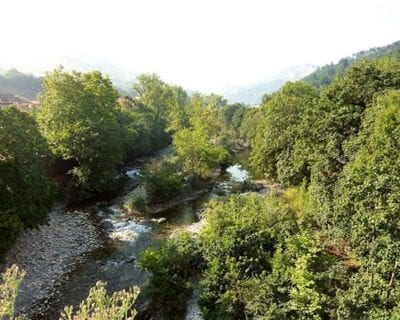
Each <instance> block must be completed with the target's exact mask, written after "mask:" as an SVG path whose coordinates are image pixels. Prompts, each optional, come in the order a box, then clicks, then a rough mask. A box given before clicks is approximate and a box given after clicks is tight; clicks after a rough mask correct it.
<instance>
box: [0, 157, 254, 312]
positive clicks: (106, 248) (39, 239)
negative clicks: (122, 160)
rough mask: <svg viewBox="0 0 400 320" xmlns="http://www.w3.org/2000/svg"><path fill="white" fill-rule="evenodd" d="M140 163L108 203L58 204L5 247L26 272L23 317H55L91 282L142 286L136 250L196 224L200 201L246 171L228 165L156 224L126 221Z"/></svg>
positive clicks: (19, 309)
mask: <svg viewBox="0 0 400 320" xmlns="http://www.w3.org/2000/svg"><path fill="white" fill-rule="evenodd" d="M142 166H143V162H138V163H135V164H133V165H132V166H130V167H127V168H126V169H125V170H124V173H123V174H124V175H125V176H126V177H127V179H128V183H127V187H126V188H125V190H124V192H123V194H122V195H121V196H119V197H117V198H115V199H114V200H112V201H110V202H107V203H106V202H104V203H102V202H100V203H96V204H94V205H93V206H90V208H88V209H87V210H85V211H84V212H68V213H67V212H64V211H63V208H62V207H58V208H56V209H55V210H53V211H52V213H51V214H50V220H49V224H48V225H47V226H43V227H40V228H39V229H37V230H32V231H29V232H27V233H26V234H24V235H23V236H22V237H21V239H19V240H18V242H17V245H16V246H15V248H14V249H13V250H12V251H11V253H10V255H9V258H8V264H11V263H16V264H18V265H20V266H21V267H22V268H24V269H25V270H26V272H27V276H26V278H25V279H24V281H23V283H22V287H21V290H22V292H21V294H20V295H19V297H18V300H17V306H16V310H17V312H20V313H26V314H27V315H28V318H29V319H58V318H59V315H60V312H61V310H62V308H63V307H64V306H65V305H76V304H78V303H79V302H80V301H81V300H82V299H84V298H85V297H86V296H87V295H88V291H89V289H90V287H92V286H93V285H94V284H95V283H96V282H97V281H99V280H102V281H106V282H107V288H108V290H109V291H110V292H113V291H117V290H121V289H125V288H127V287H129V286H133V285H136V286H139V287H141V286H143V285H144V283H145V281H146V279H147V277H148V276H149V275H148V274H147V273H145V272H142V271H140V270H139V268H138V265H137V259H138V256H139V254H140V253H141V252H142V251H143V250H144V249H146V248H148V247H150V246H157V245H159V244H160V243H161V242H162V241H165V239H167V238H169V237H171V236H172V235H173V234H174V232H176V231H177V230H180V229H187V230H190V228H191V227H193V226H196V225H197V224H198V222H199V215H198V214H197V213H198V212H199V211H200V210H201V209H202V208H204V207H205V206H206V203H207V202H208V201H209V200H211V199H215V198H218V197H220V195H221V192H220V191H221V188H222V189H225V190H227V191H228V192H229V188H230V184H231V183H234V182H235V181H236V182H240V181H244V180H246V179H247V178H248V173H247V171H246V170H244V169H243V168H242V167H241V166H240V165H233V166H231V167H229V168H228V169H227V170H226V172H225V173H224V174H222V175H221V176H220V177H219V178H218V181H217V184H218V185H219V190H218V192H216V191H215V189H213V190H214V191H211V192H209V193H208V194H206V195H204V196H203V197H201V198H200V199H198V200H195V201H192V202H190V203H186V204H183V205H180V206H178V207H176V208H173V209H170V210H168V211H166V212H164V213H163V214H161V215H160V217H163V218H166V222H165V223H162V224H160V223H158V222H157V221H154V219H152V217H141V218H137V219H132V218H131V217H129V216H128V215H127V213H126V212H125V210H124V209H123V203H124V198H125V196H126V195H127V194H128V193H129V192H131V191H132V190H133V189H134V188H135V187H136V186H137V183H138V177H139V173H140V170H141V167H142ZM188 309H189V311H190V312H191V315H189V316H188V317H187V319H193V320H199V319H202V318H201V316H200V315H199V311H198V308H197V306H196V305H195V304H193V303H191V305H189V308H188Z"/></svg>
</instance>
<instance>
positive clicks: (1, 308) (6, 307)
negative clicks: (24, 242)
mask: <svg viewBox="0 0 400 320" xmlns="http://www.w3.org/2000/svg"><path fill="white" fill-rule="evenodd" d="M24 276H25V272H24V271H21V270H20V269H19V268H18V267H17V266H16V265H13V266H12V267H11V268H8V269H7V270H6V271H5V272H4V273H3V275H2V279H1V282H0V319H14V305H15V300H16V299H17V294H18V289H19V286H20V285H21V282H22V279H23V278H24Z"/></svg>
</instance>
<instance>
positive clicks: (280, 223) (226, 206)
mask: <svg viewBox="0 0 400 320" xmlns="http://www.w3.org/2000/svg"><path fill="white" fill-rule="evenodd" d="M296 230H297V225H296V222H295V219H294V214H293V212H292V211H291V210H290V208H289V207H288V206H287V205H286V204H285V203H284V202H283V201H281V200H280V199H278V198H276V197H275V196H270V197H267V198H265V199H259V198H257V197H255V196H251V197H241V196H231V197H230V198H229V199H228V200H227V202H222V203H217V204H216V205H215V206H214V207H212V208H211V209H210V211H209V212H208V213H207V224H206V226H205V228H204V229H203V230H202V232H201V239H202V248H203V255H204V258H205V260H206V263H207V264H206V265H207V267H206V270H205V272H204V274H203V279H202V280H201V283H200V286H201V297H200V303H201V305H202V308H203V311H204V314H205V316H206V318H207V319H237V318H244V312H245V306H246V303H247V302H250V301H249V300H247V298H246V296H247V290H245V289H244V288H243V287H246V284H247V282H246V281H247V280H248V279H256V278H258V277H260V276H263V275H264V274H266V273H267V272H269V271H270V270H271V258H272V257H273V255H274V252H275V250H276V248H277V245H278V243H280V242H281V241H283V240H284V239H285V238H286V237H288V236H290V235H291V234H293V233H294V232H296Z"/></svg>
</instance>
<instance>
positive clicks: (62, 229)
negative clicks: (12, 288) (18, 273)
mask: <svg viewBox="0 0 400 320" xmlns="http://www.w3.org/2000/svg"><path fill="white" fill-rule="evenodd" d="M102 243H103V240H102V237H101V234H100V232H99V231H98V228H97V227H96V226H95V225H94V222H93V221H91V219H90V217H89V214H88V213H86V212H68V213H66V212H64V211H63V208H62V207H56V208H55V209H53V210H52V211H51V212H50V213H49V221H48V224H46V225H42V226H40V227H38V228H37V229H32V230H29V231H27V232H25V233H24V234H22V235H21V236H20V237H19V238H18V240H17V242H16V244H15V245H14V247H13V249H12V250H11V252H10V253H9V254H8V256H7V259H6V265H7V266H9V265H12V264H17V265H18V266H19V267H20V268H22V269H23V270H25V272H26V276H25V278H24V280H23V282H22V285H21V289H20V293H19V295H18V298H17V304H16V312H17V313H18V314H26V315H27V316H28V318H29V319H30V318H32V317H33V315H35V317H40V314H44V313H46V311H47V308H48V304H47V302H48V301H49V299H51V298H52V297H54V295H56V293H57V290H58V288H59V287H60V285H62V283H63V282H64V281H67V280H68V275H69V274H70V273H71V272H72V271H73V270H74V269H75V267H76V266H78V265H79V263H81V262H82V261H83V260H84V258H85V256H86V255H87V254H89V253H91V252H93V251H95V250H96V249H99V248H100V247H101V246H102Z"/></svg>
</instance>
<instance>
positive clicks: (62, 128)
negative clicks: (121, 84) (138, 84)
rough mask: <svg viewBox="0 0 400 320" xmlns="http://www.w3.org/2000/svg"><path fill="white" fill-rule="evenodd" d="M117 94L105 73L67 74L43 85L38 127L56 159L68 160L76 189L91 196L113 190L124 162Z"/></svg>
mask: <svg viewBox="0 0 400 320" xmlns="http://www.w3.org/2000/svg"><path fill="white" fill-rule="evenodd" d="M117 98H118V93H117V91H116V90H115V89H114V88H113V86H112V84H111V81H110V80H109V79H108V78H106V77H103V76H102V75H101V73H100V72H96V71H95V72H90V73H79V72H75V71H73V72H72V73H68V72H65V71H64V70H63V69H62V68H60V69H56V70H54V71H52V72H50V73H48V74H47V75H46V77H45V79H44V93H43V97H42V107H41V109H40V111H39V114H38V116H37V119H38V123H39V127H40V130H41V132H42V133H43V135H44V137H45V138H46V139H47V141H48V143H49V146H50V149H51V151H52V152H53V153H54V155H55V156H57V157H60V158H61V159H63V160H65V161H66V162H67V163H68V164H69V166H70V171H69V173H70V174H72V176H73V177H74V179H75V181H76V184H77V185H78V186H79V187H80V189H81V190H84V191H86V192H87V193H88V194H92V193H93V192H102V191H105V190H108V189H110V188H111V187H112V183H113V181H114V177H115V174H116V167H117V166H118V165H119V164H121V162H122V158H123V143H124V141H123V137H124V135H123V132H122V131H121V128H120V127H119V125H118V122H117Z"/></svg>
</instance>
